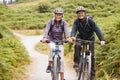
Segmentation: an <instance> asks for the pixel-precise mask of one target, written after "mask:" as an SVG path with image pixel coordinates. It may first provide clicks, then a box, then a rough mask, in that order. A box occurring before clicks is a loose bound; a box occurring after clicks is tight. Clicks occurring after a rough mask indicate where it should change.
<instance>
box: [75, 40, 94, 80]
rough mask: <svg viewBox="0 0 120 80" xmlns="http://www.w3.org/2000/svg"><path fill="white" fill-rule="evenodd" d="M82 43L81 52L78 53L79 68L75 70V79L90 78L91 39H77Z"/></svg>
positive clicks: (89, 79) (83, 79) (87, 79)
mask: <svg viewBox="0 0 120 80" xmlns="http://www.w3.org/2000/svg"><path fill="white" fill-rule="evenodd" d="M79 41H80V42H81V43H83V44H82V52H81V55H80V62H79V69H78V70H76V73H77V80H91V66H92V59H91V56H92V53H91V51H90V44H89V43H91V42H93V41H88V40H79Z"/></svg>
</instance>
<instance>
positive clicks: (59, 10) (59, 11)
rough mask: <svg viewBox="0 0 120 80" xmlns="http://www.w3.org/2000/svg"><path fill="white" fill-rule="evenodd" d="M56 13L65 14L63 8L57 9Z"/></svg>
mask: <svg viewBox="0 0 120 80" xmlns="http://www.w3.org/2000/svg"><path fill="white" fill-rule="evenodd" d="M54 13H55V14H56V13H61V14H63V10H62V8H56V9H55V10H54Z"/></svg>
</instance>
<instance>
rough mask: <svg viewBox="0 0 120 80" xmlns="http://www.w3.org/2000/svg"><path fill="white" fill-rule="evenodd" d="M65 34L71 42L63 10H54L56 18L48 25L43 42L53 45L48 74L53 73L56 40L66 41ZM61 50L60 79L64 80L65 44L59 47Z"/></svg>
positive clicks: (51, 46)
mask: <svg viewBox="0 0 120 80" xmlns="http://www.w3.org/2000/svg"><path fill="white" fill-rule="evenodd" d="M64 33H65V34H66V37H67V40H68V42H71V41H72V40H71V38H70V34H69V30H68V25H67V23H66V21H64V20H63V10H62V9H61V8H56V9H55V10H54V18H53V19H52V20H50V21H49V22H48V23H47V25H46V29H45V32H44V35H43V40H42V42H46V40H50V41H51V43H50V44H49V46H50V53H49V62H48V67H47V70H46V72H47V73H49V72H51V65H52V57H53V52H52V51H53V49H54V48H55V43H54V40H63V39H64ZM59 49H60V51H61V52H60V53H59V55H60V57H61V70H60V77H61V80H65V79H64V65H63V64H64V63H63V61H64V47H63V44H61V45H60V46H59Z"/></svg>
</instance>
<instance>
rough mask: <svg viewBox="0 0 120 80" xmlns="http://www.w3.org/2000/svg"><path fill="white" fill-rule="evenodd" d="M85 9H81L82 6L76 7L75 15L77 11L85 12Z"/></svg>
mask: <svg viewBox="0 0 120 80" xmlns="http://www.w3.org/2000/svg"><path fill="white" fill-rule="evenodd" d="M85 10H86V9H85V8H84V7H83V6H78V7H77V8H76V13H78V12H79V11H84V12H85Z"/></svg>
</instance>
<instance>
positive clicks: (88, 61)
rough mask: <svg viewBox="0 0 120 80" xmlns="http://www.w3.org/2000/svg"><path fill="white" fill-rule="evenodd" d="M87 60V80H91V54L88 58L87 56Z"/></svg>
mask: <svg viewBox="0 0 120 80" xmlns="http://www.w3.org/2000/svg"><path fill="white" fill-rule="evenodd" d="M87 58H88V60H87V63H88V80H92V78H91V77H92V75H91V72H92V57H91V53H90V55H89V56H87Z"/></svg>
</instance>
